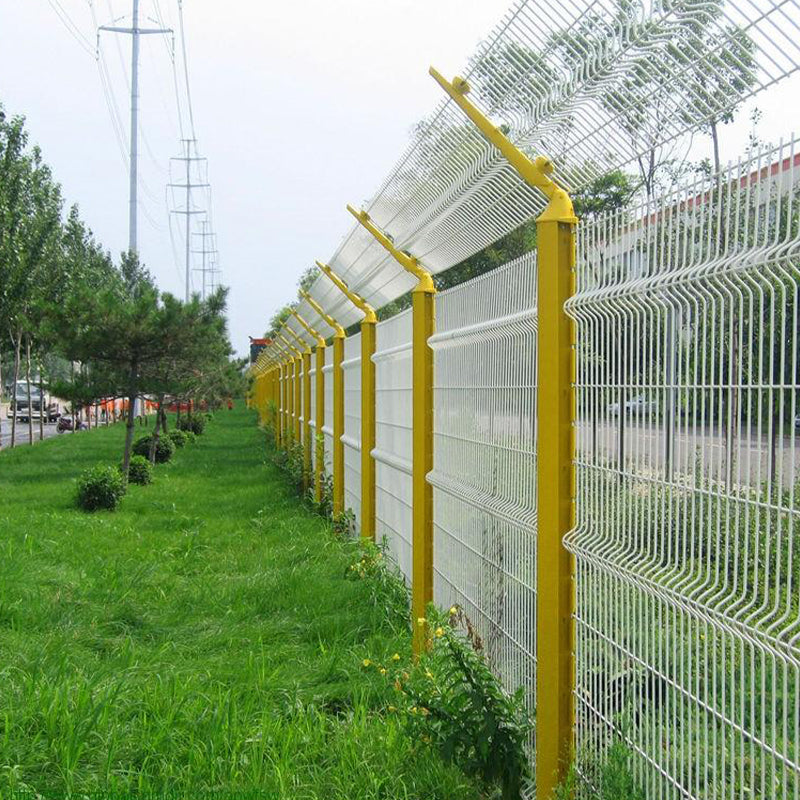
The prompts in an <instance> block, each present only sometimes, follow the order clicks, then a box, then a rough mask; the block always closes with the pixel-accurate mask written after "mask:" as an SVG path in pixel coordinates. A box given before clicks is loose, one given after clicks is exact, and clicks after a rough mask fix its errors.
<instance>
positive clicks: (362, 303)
mask: <svg viewBox="0 0 800 800" xmlns="http://www.w3.org/2000/svg"><path fill="white" fill-rule="evenodd" d="M316 264H317V266H318V267H319V268H320V269H321V270H322V271H323V272H324V273H325V274H326V275H327V276H328V277H329V278H330V279H331V280H332V281H333V283H334V285H335V286H336V287H337V288H338V289H340V290H341V291H342V293H343V294H344V295H345V296H346V297H347V299H348V300H349V301H350V302H351V303H352V304H353V305H354V306H355V307H356V308H357V309H358V310H359V311H363V312H364V322H377V321H378V318H377V316H376V315H375V309H374V308H373V307H372V306H371V305H370V304H369V303H368V302H367V301H366V300H365V299H364V298H363V297H361V295H360V294H356V292H354V291H353V290H352V289H351V288H350V287H349V286H348V285H347V284H346V283H345V282H344V281H343V280H342V279H341V278H340V277H339V276H338V275H337V274H336V273H335V272H334V271H333V270H332V269H331V268H330V266H328V264H324V263H323V262H322V261H317V262H316Z"/></svg>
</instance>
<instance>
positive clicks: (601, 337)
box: [567, 140, 800, 798]
mask: <svg viewBox="0 0 800 800" xmlns="http://www.w3.org/2000/svg"><path fill="white" fill-rule="evenodd" d="M796 148H797V142H796V141H794V140H793V141H790V142H788V143H787V144H785V145H782V146H780V147H778V148H774V149H773V148H768V149H765V150H763V151H762V152H760V153H758V154H757V155H755V156H754V157H753V158H752V159H748V160H745V161H742V162H741V163H739V164H737V165H735V166H733V167H732V168H730V169H729V170H728V171H726V172H724V173H723V174H721V175H720V176H719V178H718V180H715V181H711V182H697V183H692V184H689V185H687V186H685V187H684V188H682V189H681V190H680V191H677V192H674V193H671V194H668V195H666V196H664V197H663V198H661V199H659V200H658V201H657V202H650V203H648V202H643V203H642V204H641V205H638V206H635V207H632V208H629V209H626V210H625V211H620V212H618V213H616V214H612V215H605V216H602V217H600V218H598V219H596V220H591V221H587V222H586V223H585V224H584V225H583V227H582V230H581V235H580V237H579V242H580V245H579V249H578V265H577V283H578V286H577V292H576V294H575V296H574V298H573V299H572V301H570V304H569V310H570V312H571V313H572V314H573V315H574V318H575V321H576V325H577V338H578V341H579V342H580V348H581V349H580V351H579V358H578V365H579V372H578V381H577V387H578V413H577V427H578V430H579V434H578V441H579V449H578V453H579V455H578V458H577V484H578V488H577V500H578V502H577V506H576V507H577V515H578V524H577V526H576V528H575V530H574V531H573V532H572V533H571V534H570V535H569V537H568V539H567V546H568V547H569V548H570V549H571V550H572V551H573V552H574V553H575V555H576V561H577V584H576V585H577V592H578V599H577V603H576V620H577V628H576V644H575V650H576V657H577V664H578V667H577V671H576V674H577V686H576V696H577V699H578V713H577V742H578V748H579V749H578V752H579V763H580V764H581V765H582V766H583V768H584V771H585V773H586V775H587V777H588V778H590V779H591V777H592V764H593V763H597V762H598V761H599V759H600V758H601V756H602V753H603V751H604V749H605V747H606V745H607V742H608V740H609V737H610V736H611V735H612V733H613V734H615V735H618V736H622V737H623V738H624V739H625V740H626V741H627V742H628V743H629V745H630V746H631V747H632V748H634V749H635V751H636V752H637V753H638V754H639V755H640V759H639V760H638V761H637V770H638V773H639V777H640V779H641V782H642V784H643V785H644V786H646V787H647V790H648V797H649V796H652V797H657V796H663V795H666V796H670V797H692V798H711V797H714V798H716V797H720V798H722V797H736V798H745V797H765V798H766V797H775V798H789V797H790V798H797V797H798V796H800V794H799V792H800V753H798V750H797V744H798V741H800V728H799V727H798V726H799V725H800V715H798V713H797V712H798V708H800V706H798V703H800V695H798V686H800V683H799V682H800V647H799V645H800V617H798V598H799V597H800V592H799V591H798V590H800V538H799V536H800V503H798V498H799V496H800V494H799V493H800V484H799V483H798V479H800V452H798V446H800V418H798V413H799V412H800V358H798V356H799V355H800V354H799V353H798V346H800V316H799V314H800V205H799V201H800V159H798V158H797V149H796Z"/></svg>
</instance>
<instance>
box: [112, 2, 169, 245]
mask: <svg viewBox="0 0 800 800" xmlns="http://www.w3.org/2000/svg"><path fill="white" fill-rule="evenodd" d="M100 31H107V32H109V33H125V34H129V35H130V37H131V138H130V186H129V196H128V204H129V208H128V249H129V250H130V251H131V252H133V253H135V252H137V251H138V236H137V214H138V191H139V176H138V169H139V37H140V36H141V35H143V34H154V33H155V34H167V33H168V34H172V33H173V31H172V28H140V27H139V0H133V10H132V14H131V27H130V28H122V27H119V26H117V25H101V26H100V27H99V28H98V33H97V38H98V42H99V39H100Z"/></svg>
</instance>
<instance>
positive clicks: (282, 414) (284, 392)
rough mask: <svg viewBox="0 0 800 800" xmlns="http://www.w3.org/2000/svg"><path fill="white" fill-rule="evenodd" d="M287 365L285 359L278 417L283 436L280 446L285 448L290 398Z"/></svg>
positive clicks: (282, 364) (281, 436)
mask: <svg viewBox="0 0 800 800" xmlns="http://www.w3.org/2000/svg"><path fill="white" fill-rule="evenodd" d="M287 363H288V362H287V360H286V359H285V358H284V360H283V361H281V366H280V370H281V405H280V413H279V415H278V416H279V417H280V420H281V435H280V440H279V444H280V446H281V447H284V446H285V445H286V399H287V397H288V394H287V388H286V384H287V381H286V371H287V366H286V365H287Z"/></svg>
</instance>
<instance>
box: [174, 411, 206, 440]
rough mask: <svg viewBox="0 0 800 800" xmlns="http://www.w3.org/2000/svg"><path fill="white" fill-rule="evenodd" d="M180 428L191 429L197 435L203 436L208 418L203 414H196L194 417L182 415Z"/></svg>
mask: <svg viewBox="0 0 800 800" xmlns="http://www.w3.org/2000/svg"><path fill="white" fill-rule="evenodd" d="M178 428H179V430H182V431H191V432H192V433H193V434H194V435H195V436H201V435H202V433H203V431H204V430H205V429H206V418H205V416H203V415H202V414H195V415H194V416H192V417H181V419H180V422H179V423H178Z"/></svg>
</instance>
